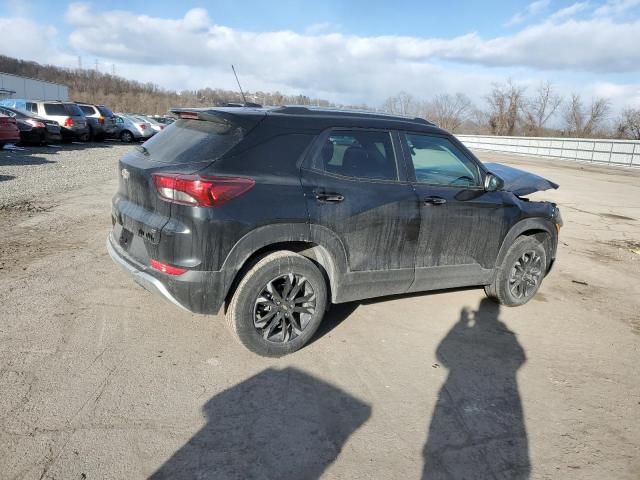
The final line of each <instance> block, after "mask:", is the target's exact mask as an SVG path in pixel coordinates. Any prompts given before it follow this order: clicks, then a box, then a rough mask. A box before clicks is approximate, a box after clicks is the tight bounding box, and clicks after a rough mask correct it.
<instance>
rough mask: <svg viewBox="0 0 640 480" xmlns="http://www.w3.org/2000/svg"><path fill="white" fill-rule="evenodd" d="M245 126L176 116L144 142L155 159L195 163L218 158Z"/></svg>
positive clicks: (239, 136) (235, 142) (162, 161)
mask: <svg viewBox="0 0 640 480" xmlns="http://www.w3.org/2000/svg"><path fill="white" fill-rule="evenodd" d="M243 136H244V132H243V130H242V128H240V127H239V126H236V125H232V124H231V125H230V124H228V123H222V122H212V121H206V120H184V119H182V120H177V121H176V122H174V123H172V124H171V125H170V126H168V127H166V128H165V129H164V130H162V131H161V132H159V133H158V134H156V135H154V136H153V137H151V138H150V139H149V140H147V141H146V142H145V143H144V148H145V149H146V151H147V152H148V153H149V155H150V156H151V157H152V158H153V160H154V161H157V162H161V163H195V162H201V161H205V160H211V161H213V160H216V159H217V158H219V157H221V156H222V155H224V154H225V153H226V152H227V151H229V150H230V149H231V148H232V147H234V146H235V145H237V144H238V143H239V142H240V141H241V140H242V138H243Z"/></svg>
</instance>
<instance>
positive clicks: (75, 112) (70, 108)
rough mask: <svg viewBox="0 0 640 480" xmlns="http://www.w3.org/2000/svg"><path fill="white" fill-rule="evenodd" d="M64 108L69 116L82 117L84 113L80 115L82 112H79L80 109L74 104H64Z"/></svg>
mask: <svg viewBox="0 0 640 480" xmlns="http://www.w3.org/2000/svg"><path fill="white" fill-rule="evenodd" d="M64 108H65V109H66V110H67V113H68V114H69V115H72V116H79V117H82V116H83V115H84V113H82V110H80V107H78V105H76V104H75V103H65V104H64Z"/></svg>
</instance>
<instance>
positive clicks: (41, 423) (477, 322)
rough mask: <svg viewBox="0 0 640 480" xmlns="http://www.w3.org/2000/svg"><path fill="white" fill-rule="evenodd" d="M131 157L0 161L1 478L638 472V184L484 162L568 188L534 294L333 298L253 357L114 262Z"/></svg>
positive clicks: (210, 321)
mask: <svg viewBox="0 0 640 480" xmlns="http://www.w3.org/2000/svg"><path fill="white" fill-rule="evenodd" d="M128 148H131V147H129V146H122V145H118V144H105V145H100V146H87V147H84V146H73V147H72V148H67V147H64V148H62V149H55V150H54V151H53V152H52V153H47V152H48V150H45V149H35V150H34V153H30V152H20V153H18V152H11V153H7V152H0V176H1V177H0V180H1V181H0V202H1V203H2V204H3V205H9V204H12V205H14V206H13V207H10V208H7V207H5V208H4V209H3V210H1V211H0V222H2V225H3V227H4V228H2V229H0V306H1V308H0V477H1V478H10V479H12V478H16V479H43V478H50V479H95V478H117V479H119V478H128V479H132V478H147V477H149V476H151V475H153V478H221V479H248V478H256V479H267V478H278V479H290V478H291V479H304V478H319V477H322V478H328V479H344V478H349V479H365V478H375V479H378V478H380V479H388V478H421V477H422V478H429V479H430V478H440V477H434V475H432V473H433V471H432V470H431V468H432V466H433V465H434V464H433V462H432V459H434V458H436V459H438V461H440V462H442V463H443V464H445V465H447V466H448V468H450V472H451V477H450V478H505V479H507V478H508V479H511V478H535V479H551V478H554V479H555V478H562V479H581V480H582V479H594V480H595V479H598V480H600V479H603V478H607V479H629V480H631V479H633V480H637V479H638V478H639V472H640V376H639V375H638V365H639V364H640V349H639V344H640V342H639V340H640V314H639V312H640V253H639V252H640V244H639V242H640V171H638V170H622V169H606V168H596V167H588V166H577V165H575V164H570V163H562V164H559V165H555V164H553V163H551V162H550V161H546V160H539V159H531V158H525V157H509V156H506V155H498V154H487V153H480V154H479V155H480V157H481V158H482V159H483V160H486V161H498V162H504V163H509V164H512V165H514V166H516V167H521V168H525V169H528V170H531V171H534V172H536V173H538V174H540V175H543V176H546V177H548V178H550V179H552V180H554V181H556V182H557V183H559V184H560V185H561V188H560V190H558V191H552V192H542V193H539V194H536V196H537V197H540V198H545V199H550V200H554V201H556V202H558V203H559V204H560V206H561V208H562V213H563V217H564V219H565V223H566V226H565V227H564V229H563V231H562V232H561V244H560V246H559V253H558V262H557V264H556V266H555V267H554V271H553V272H552V273H551V275H550V276H549V277H548V278H547V279H546V280H545V282H544V284H543V286H542V289H541V291H540V292H539V294H538V295H537V296H536V298H535V299H534V300H533V301H531V302H530V303H529V304H527V305H525V306H523V307H520V308H513V309H505V308H502V309H499V308H497V307H495V306H492V305H491V304H487V303H486V302H483V293H482V291H481V290H477V289H463V290H456V291H447V292H437V293H433V294H418V295H406V296H397V297H389V298H383V299H376V300H371V301H367V302H359V303H351V304H345V305H340V306H336V307H334V308H332V310H331V311H330V312H329V314H328V317H327V318H326V320H325V322H324V323H323V325H322V327H321V330H320V331H319V333H318V335H317V336H316V339H315V341H314V342H313V343H312V344H310V345H309V346H307V347H306V348H304V349H303V350H301V351H300V352H297V353H296V354H294V355H291V356H289V357H285V358H282V359H264V358H260V357H256V356H255V355H253V354H251V353H250V352H247V351H246V350H245V349H243V348H242V347H241V346H239V345H238V344H236V343H235V342H234V341H233V340H232V337H231V336H230V335H229V334H228V333H227V332H226V330H225V328H224V326H223V321H222V319H221V318H216V317H205V316H197V315H190V314H187V313H184V312H182V311H180V310H178V309H175V308H172V307H171V306H168V305H167V304H165V303H164V302H162V301H160V300H159V299H158V298H157V297H155V296H153V295H151V294H149V293H147V292H146V291H144V290H142V289H141V288H140V287H138V286H136V285H135V284H134V283H133V282H132V281H131V280H130V279H129V278H128V277H127V276H126V275H125V274H123V273H122V272H120V270H119V269H118V268H117V267H116V266H115V265H113V264H112V262H111V261H110V259H109V258H108V256H107V254H106V252H105V239H106V236H107V233H108V231H109V228H110V219H109V211H110V204H109V202H110V198H111V195H112V193H113V191H114V189H115V185H116V175H115V163H116V160H117V158H118V157H119V156H120V155H122V154H123V153H124V152H125V151H126V150H127V149H128ZM7 177H15V178H7Z"/></svg>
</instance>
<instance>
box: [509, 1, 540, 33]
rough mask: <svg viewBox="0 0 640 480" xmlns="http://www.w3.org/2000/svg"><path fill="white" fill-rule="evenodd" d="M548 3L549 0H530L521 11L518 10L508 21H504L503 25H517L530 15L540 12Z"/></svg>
mask: <svg viewBox="0 0 640 480" xmlns="http://www.w3.org/2000/svg"><path fill="white" fill-rule="evenodd" d="M550 3H551V0H536V1H535V2H531V3H530V4H529V5H527V8H525V9H524V10H523V11H522V12H518V13H516V14H515V15H514V16H513V17H511V18H510V19H509V21H507V23H505V26H507V27H511V26H513V25H517V24H519V23H522V22H524V21H525V20H526V19H528V18H530V17H534V16H536V15H538V14H540V13H541V12H543V11H544V10H546V9H547V8H548V7H549V4H550Z"/></svg>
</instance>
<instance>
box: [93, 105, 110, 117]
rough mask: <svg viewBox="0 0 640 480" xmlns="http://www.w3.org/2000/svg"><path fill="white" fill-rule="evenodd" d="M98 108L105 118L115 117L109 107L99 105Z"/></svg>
mask: <svg viewBox="0 0 640 480" xmlns="http://www.w3.org/2000/svg"><path fill="white" fill-rule="evenodd" d="M96 108H97V109H98V111H99V112H100V113H101V114H102V116H103V117H113V112H112V111H111V110H109V109H108V108H107V107H104V106H102V105H98V106H97V107H96Z"/></svg>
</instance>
